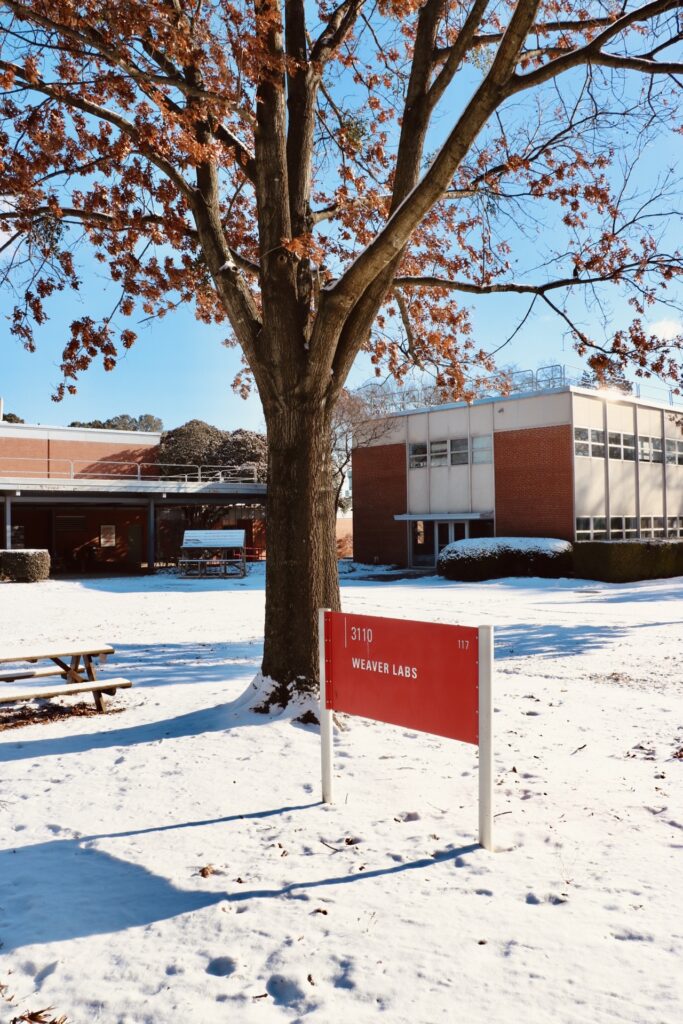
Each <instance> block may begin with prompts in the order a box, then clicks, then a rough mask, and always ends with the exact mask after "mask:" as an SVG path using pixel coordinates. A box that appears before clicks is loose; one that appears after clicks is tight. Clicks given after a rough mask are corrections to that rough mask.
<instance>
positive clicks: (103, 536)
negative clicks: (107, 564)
mask: <svg viewBox="0 0 683 1024" xmlns="http://www.w3.org/2000/svg"><path fill="white" fill-rule="evenodd" d="M100 547H101V548H115V547H116V527H115V526H100Z"/></svg>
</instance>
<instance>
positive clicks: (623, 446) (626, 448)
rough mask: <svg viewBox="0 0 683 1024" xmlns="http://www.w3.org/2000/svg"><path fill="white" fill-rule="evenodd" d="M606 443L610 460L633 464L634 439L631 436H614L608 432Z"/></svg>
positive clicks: (634, 455) (634, 452)
mask: <svg viewBox="0 0 683 1024" xmlns="http://www.w3.org/2000/svg"><path fill="white" fill-rule="evenodd" d="M607 441H608V445H609V448H608V454H609V457H610V459H623V460H624V462H635V459H636V451H635V447H636V439H635V437H634V435H633V434H615V433H612V432H610V433H609V434H608V435H607Z"/></svg>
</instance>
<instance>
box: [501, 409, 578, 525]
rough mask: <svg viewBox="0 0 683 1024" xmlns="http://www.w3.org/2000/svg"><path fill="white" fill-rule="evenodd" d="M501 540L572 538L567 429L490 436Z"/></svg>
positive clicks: (572, 522)
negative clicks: (505, 538)
mask: <svg viewBox="0 0 683 1024" xmlns="http://www.w3.org/2000/svg"><path fill="white" fill-rule="evenodd" d="M494 451H495V455H494V468H495V483H496V533H497V534H498V536H499V537H559V538H561V539H564V540H573V539H574V511H573V487H574V485H573V476H572V459H573V455H572V431H571V427H570V426H569V425H564V426H556V427H538V428H530V429H528V430H505V431H500V432H499V433H496V434H494Z"/></svg>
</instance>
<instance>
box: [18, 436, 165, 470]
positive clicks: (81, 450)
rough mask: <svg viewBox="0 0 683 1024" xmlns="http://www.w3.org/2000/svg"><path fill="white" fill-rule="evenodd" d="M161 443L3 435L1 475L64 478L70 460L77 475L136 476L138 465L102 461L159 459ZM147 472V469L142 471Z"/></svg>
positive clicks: (154, 460)
mask: <svg viewBox="0 0 683 1024" xmlns="http://www.w3.org/2000/svg"><path fill="white" fill-rule="evenodd" d="M158 451H159V449H158V445H150V446H144V447H143V446H142V445H141V446H137V445H133V446H132V445H130V444H117V443H116V442H113V441H77V440H73V441H61V440H60V441H53V440H47V439H38V438H36V439H35V440H34V439H33V438H24V437H15V438H13V437H0V476H12V475H14V474H15V473H16V474H17V475H19V476H20V475H22V474H27V475H29V474H30V475H31V476H44V477H48V476H53V477H64V476H68V475H69V473H70V465H69V463H70V462H73V464H74V473H75V474H76V475H77V476H79V475H80V476H89V475H91V474H93V473H98V474H101V473H102V472H103V471H104V470H105V469H106V471H107V473H109V472H112V473H113V472H120V473H121V474H122V475H126V476H134V475H135V472H136V470H135V466H120V467H119V468H117V467H111V468H109V467H104V466H102V465H101V463H102V462H122V463H124V462H130V463H137V462H156V460H157V456H158ZM143 472H144V471H143Z"/></svg>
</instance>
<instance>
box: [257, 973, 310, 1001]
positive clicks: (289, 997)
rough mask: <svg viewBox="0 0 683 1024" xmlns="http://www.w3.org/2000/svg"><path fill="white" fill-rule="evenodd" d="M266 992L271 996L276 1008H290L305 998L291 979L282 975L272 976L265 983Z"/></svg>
mask: <svg viewBox="0 0 683 1024" xmlns="http://www.w3.org/2000/svg"><path fill="white" fill-rule="evenodd" d="M266 992H267V993H268V995H269V996H272V998H273V1002H274V1003H275V1004H276V1006H292V1005H296V1004H297V1003H300V1002H303V1000H304V999H305V998H306V997H305V994H304V992H303V990H302V989H301V988H300V987H299V985H298V984H297V983H296V981H294V979H293V978H286V977H285V975H284V974H273V975H271V976H270V978H269V979H268V981H267V982H266Z"/></svg>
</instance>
